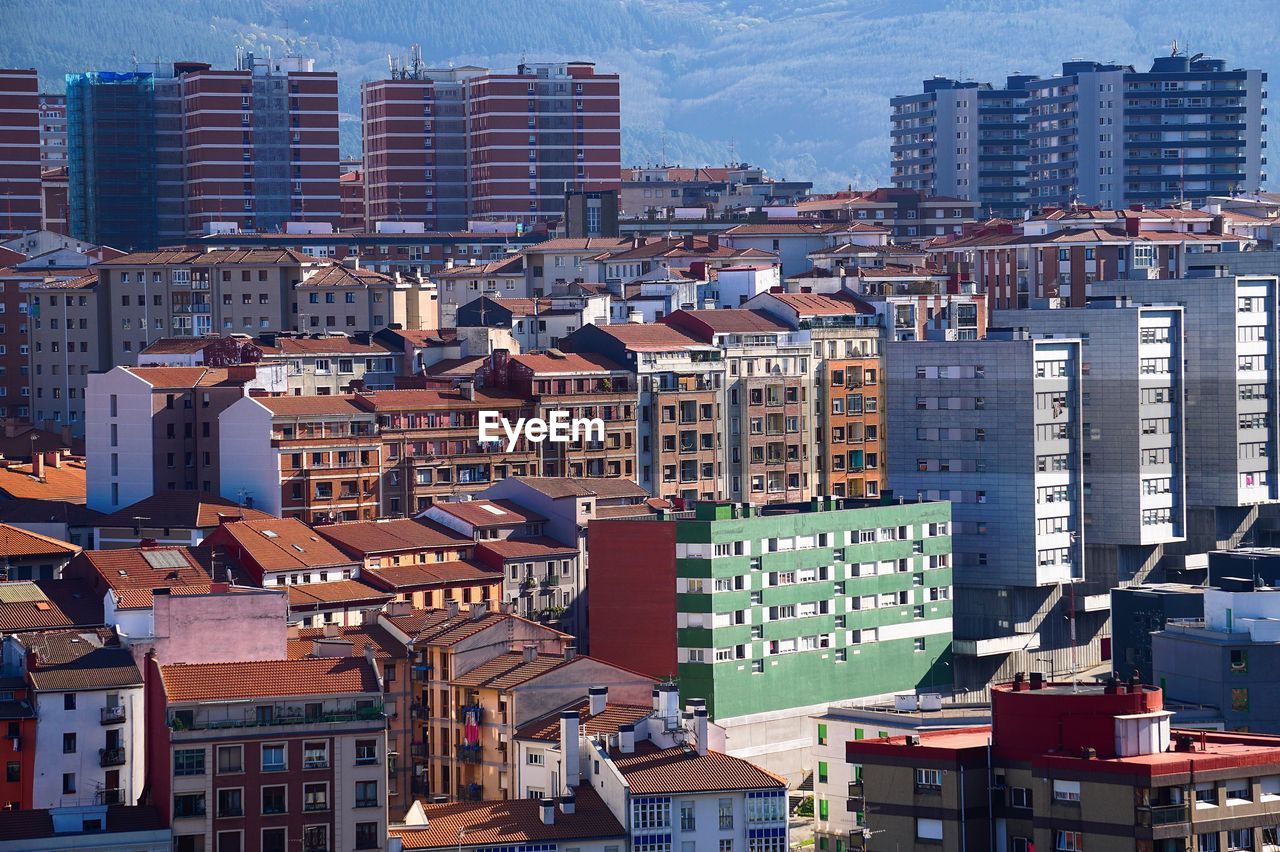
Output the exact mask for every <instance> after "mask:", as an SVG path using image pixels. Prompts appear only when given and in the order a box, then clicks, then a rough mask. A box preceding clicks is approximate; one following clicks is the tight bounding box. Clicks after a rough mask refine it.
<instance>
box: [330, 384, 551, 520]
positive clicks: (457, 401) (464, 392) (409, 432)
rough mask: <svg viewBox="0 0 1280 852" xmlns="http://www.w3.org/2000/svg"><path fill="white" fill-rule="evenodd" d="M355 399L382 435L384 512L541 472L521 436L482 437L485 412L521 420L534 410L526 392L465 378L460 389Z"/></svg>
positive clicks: (423, 506) (409, 511)
mask: <svg viewBox="0 0 1280 852" xmlns="http://www.w3.org/2000/svg"><path fill="white" fill-rule="evenodd" d="M354 404H355V405H357V406H359V407H361V409H362V410H366V411H369V412H371V413H372V414H374V415H375V416H376V417H377V421H378V430H379V434H380V436H381V438H382V464H383V468H382V473H381V479H382V484H381V494H382V506H381V512H380V514H382V515H391V516H406V515H415V514H417V513H420V512H424V511H426V510H427V509H428V508H429V507H430V506H431V505H432V504H433V503H435V502H437V501H440V500H447V499H453V498H456V497H458V496H460V495H464V494H474V493H477V492H479V491H481V490H483V489H484V488H485V487H486V486H488V485H489V483H491V482H494V481H498V480H501V479H503V478H505V477H507V476H523V475H526V474H530V473H535V472H537V470H538V466H537V465H538V457H537V452H536V450H535V449H534V447H533V445H532V444H531V443H529V442H528V441H527V440H526V439H525V438H524V437H521V438H520V439H519V440H518V441H517V444H516V446H515V447H514V448H513V449H512V450H511V451H510V452H508V451H507V443H506V441H497V442H493V441H485V442H482V441H480V440H479V426H480V420H479V418H480V414H479V413H480V412H481V411H496V412H498V414H499V416H501V417H503V418H506V419H507V420H508V421H510V422H512V423H515V422H518V421H519V420H520V418H523V417H529V416H531V415H532V413H533V407H532V405H531V403H530V402H529V401H528V400H526V399H525V398H524V397H521V396H518V395H515V394H508V393H503V392H501V391H499V390H495V389H492V388H485V389H477V388H475V387H474V384H472V383H465V384H464V386H463V387H462V388H460V389H457V390H446V389H436V388H424V389H419V390H395V391H377V392H375V393H369V394H360V395H358V396H356V397H355V398H354Z"/></svg>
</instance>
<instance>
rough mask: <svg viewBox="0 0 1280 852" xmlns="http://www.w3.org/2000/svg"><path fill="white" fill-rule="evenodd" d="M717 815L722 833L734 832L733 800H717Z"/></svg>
mask: <svg viewBox="0 0 1280 852" xmlns="http://www.w3.org/2000/svg"><path fill="white" fill-rule="evenodd" d="M716 813H717V816H718V817H719V825H720V830H721V831H731V830H733V799H718V800H716Z"/></svg>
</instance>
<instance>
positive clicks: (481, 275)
mask: <svg viewBox="0 0 1280 852" xmlns="http://www.w3.org/2000/svg"><path fill="white" fill-rule="evenodd" d="M432 278H433V279H434V280H435V282H436V294H437V301H436V311H437V313H436V327H437V328H457V327H458V311H459V310H460V309H461V308H462V307H463V306H464V305H470V304H474V303H475V302H476V301H477V300H478V299H497V298H504V299H526V298H528V297H529V296H531V295H533V294H532V293H530V288H529V282H528V280H527V277H526V272H525V258H524V255H523V254H512V255H508V256H506V257H499V258H497V259H496V260H489V261H485V262H483V263H474V262H473V263H464V264H454V263H453V262H452V261H449V260H447V261H445V267H444V269H441V270H439V271H438V272H436V273H435V274H434V275H433V276H432ZM538 295H541V294H540V293H539V294H538ZM480 304H481V305H484V306H485V307H486V308H487V307H488V305H487V304H485V303H484V302H482V303H480ZM477 307H480V306H479V305H478V306H477ZM487 319H488V317H487V316H484V317H482V321H481V324H487V323H486V322H484V320H487Z"/></svg>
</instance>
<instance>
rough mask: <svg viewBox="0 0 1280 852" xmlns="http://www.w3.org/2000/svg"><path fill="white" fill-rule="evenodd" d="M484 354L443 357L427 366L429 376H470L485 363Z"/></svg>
mask: <svg viewBox="0 0 1280 852" xmlns="http://www.w3.org/2000/svg"><path fill="white" fill-rule="evenodd" d="M484 360H485V359H484V356H483V355H475V356H472V357H469V358H441V359H440V360H439V361H437V362H435V363H434V364H432V365H431V366H429V367H427V375H428V376H462V377H464V378H469V377H471V376H474V375H475V372H476V370H477V369H478V368H479V367H481V366H482V365H483V364H484Z"/></svg>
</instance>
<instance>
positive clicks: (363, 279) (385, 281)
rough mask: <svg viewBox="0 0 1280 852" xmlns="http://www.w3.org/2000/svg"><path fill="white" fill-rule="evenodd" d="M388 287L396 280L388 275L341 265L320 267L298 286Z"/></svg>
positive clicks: (392, 285)
mask: <svg viewBox="0 0 1280 852" xmlns="http://www.w3.org/2000/svg"><path fill="white" fill-rule="evenodd" d="M379 285H382V286H390V287H394V286H395V285H396V280H395V279H394V278H392V277H391V276H390V275H383V274H382V273H381V272H374V271H373V270H372V269H365V268H360V269H351V268H350V267H347V266H343V265H341V264H337V263H334V264H330V265H328V266H322V267H320V268H319V269H318V270H316V271H315V272H314V273H312V274H311V275H308V276H307V277H306V278H304V279H303V280H302V283H301V284H299V285H298V286H299V287H302V288H306V287H370V286H374V287H376V286H379Z"/></svg>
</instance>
